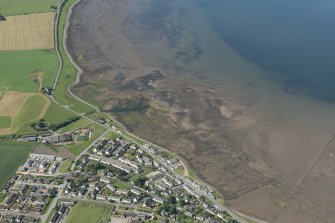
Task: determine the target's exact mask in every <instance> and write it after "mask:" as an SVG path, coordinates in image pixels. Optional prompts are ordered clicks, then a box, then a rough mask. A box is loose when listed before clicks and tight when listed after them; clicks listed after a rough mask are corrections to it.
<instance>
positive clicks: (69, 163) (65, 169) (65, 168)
mask: <svg viewBox="0 0 335 223" xmlns="http://www.w3.org/2000/svg"><path fill="white" fill-rule="evenodd" d="M71 166H72V160H65V161H64V163H63V164H62V166H61V167H60V168H59V172H60V173H67V172H69V170H70V168H71Z"/></svg>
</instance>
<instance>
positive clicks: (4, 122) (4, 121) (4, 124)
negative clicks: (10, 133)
mask: <svg viewBox="0 0 335 223" xmlns="http://www.w3.org/2000/svg"><path fill="white" fill-rule="evenodd" d="M11 122H12V119H11V118H10V117H8V116H0V129H5V128H9V127H10V123H11Z"/></svg>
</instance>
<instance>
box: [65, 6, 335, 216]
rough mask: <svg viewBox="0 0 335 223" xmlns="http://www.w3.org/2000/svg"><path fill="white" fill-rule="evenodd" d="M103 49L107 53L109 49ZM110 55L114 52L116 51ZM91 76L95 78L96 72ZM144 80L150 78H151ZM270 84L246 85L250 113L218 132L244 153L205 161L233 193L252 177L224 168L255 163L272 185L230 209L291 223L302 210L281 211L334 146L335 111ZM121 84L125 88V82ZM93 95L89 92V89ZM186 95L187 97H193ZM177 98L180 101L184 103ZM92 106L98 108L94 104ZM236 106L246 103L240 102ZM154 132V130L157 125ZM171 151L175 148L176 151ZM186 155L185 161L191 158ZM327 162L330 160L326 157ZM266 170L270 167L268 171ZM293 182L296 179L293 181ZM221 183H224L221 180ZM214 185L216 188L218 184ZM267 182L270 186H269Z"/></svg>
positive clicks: (236, 201)
mask: <svg viewBox="0 0 335 223" xmlns="http://www.w3.org/2000/svg"><path fill="white" fill-rule="evenodd" d="M95 6H96V5H95ZM96 7H97V6H96ZM109 10H110V9H109ZM86 16H87V14H86ZM90 20H93V21H91V23H95V22H96V21H95V20H94V16H93V17H91V18H90ZM109 20H110V19H109ZM102 31H103V29H102ZM77 46H78V45H77ZM83 46H85V45H83ZM99 47H102V48H103V47H104V45H102V46H99ZM73 49H74V48H72V50H73ZM88 49H89V47H88ZM107 49H108V48H107ZM109 50H112V48H111V49H109ZM81 54H82V51H80V52H79V53H78V52H77V56H78V55H81ZM84 55H85V54H84ZM85 56H86V55H85ZM86 59H87V58H86ZM79 62H81V63H83V62H85V61H79ZM86 62H87V61H86ZM88 65H89V64H87V66H88ZM89 71H90V72H92V70H89ZM102 73H103V72H101V73H94V72H93V73H91V75H101V74H102ZM125 74H126V75H125V77H126V78H128V75H127V74H128V73H127V72H125ZM247 74H248V73H247ZM241 76H242V74H241ZM250 76H251V75H250ZM90 78H92V76H90ZM144 78H146V76H145V77H144ZM85 80H86V79H85ZM103 80H104V81H105V82H107V81H108V79H106V80H105V79H103ZM135 80H136V79H135ZM158 82H159V81H158ZM270 82H271V81H269V82H266V84H269V85H266V86H265V85H264V86H265V88H264V89H263V88H262V87H263V85H262V84H263V82H262V83H260V84H259V83H258V82H257V81H253V82H248V81H247V80H243V82H242V85H245V86H246V87H245V88H249V90H248V91H247V92H251V94H250V95H247V96H245V95H243V94H245V93H246V92H243V91H242V92H241V95H242V97H244V98H243V101H242V102H243V103H245V107H242V108H238V109H236V110H235V111H234V112H233V115H232V118H231V120H232V121H233V122H235V123H237V124H240V125H237V126H235V128H230V129H227V128H226V129H225V130H227V131H221V130H220V129H219V130H217V131H221V132H222V133H223V134H222V135H223V136H226V135H225V134H228V133H232V134H234V135H233V136H236V138H234V139H235V140H236V141H237V142H238V143H239V145H238V147H234V146H228V147H224V148H222V149H225V150H224V151H232V152H233V154H235V156H234V157H235V158H234V157H231V159H222V158H221V157H220V156H219V154H220V153H221V152H222V150H219V149H221V148H214V150H213V151H210V152H212V153H213V157H214V158H217V159H213V160H212V161H213V162H208V159H207V160H206V157H202V160H206V161H204V162H207V163H210V164H211V165H212V166H214V165H215V166H214V167H213V168H212V170H213V169H215V171H217V173H216V177H217V178H216V179H218V178H220V180H221V181H214V182H215V185H218V187H221V188H223V187H225V186H226V185H229V186H230V188H228V189H235V188H234V186H235V185H234V184H232V181H234V179H236V178H237V179H239V180H240V181H239V183H240V184H239V185H237V186H240V187H241V184H242V183H243V181H242V180H244V179H248V177H249V176H250V175H252V174H240V175H233V176H231V175H230V176H229V175H226V174H225V172H224V171H225V170H226V169H225V170H223V168H228V170H230V169H229V168H230V166H231V167H234V169H239V168H240V166H239V165H241V164H240V163H236V162H231V161H235V160H236V159H240V160H241V163H242V164H244V163H250V165H251V168H252V169H256V170H259V171H260V172H261V173H263V175H260V176H259V178H258V179H260V180H262V179H264V178H266V179H268V180H269V181H265V185H264V184H261V185H260V187H258V188H257V187H256V189H255V188H251V189H252V192H250V191H242V193H241V194H237V195H236V197H234V198H232V199H231V200H229V204H228V205H229V207H231V208H232V209H234V210H237V211H239V212H242V213H247V214H248V215H252V216H256V217H258V218H261V219H266V220H267V221H269V222H274V221H278V222H289V221H288V220H283V219H285V217H287V212H288V215H289V214H290V211H292V209H293V210H295V209H297V208H296V207H297V206H296V205H289V206H288V208H287V207H286V206H285V207H284V211H283V212H281V211H280V209H282V207H281V205H283V204H286V202H285V201H286V197H287V196H289V194H290V193H292V187H294V185H296V183H297V182H296V181H297V180H298V179H300V177H301V176H304V174H305V173H306V168H307V167H308V166H309V165H310V163H309V160H314V159H315V157H316V155H317V154H318V152H320V151H321V149H322V148H323V145H324V143H325V142H328V141H329V137H328V135H329V134H330V133H332V132H333V127H332V126H331V123H329V120H330V119H329V118H330V117H331V115H330V114H331V111H332V110H333V108H331V107H330V106H328V105H326V104H323V103H320V102H316V101H313V100H309V98H306V97H304V96H303V95H299V94H297V95H293V94H292V95H291V94H288V93H285V92H283V91H282V89H280V86H278V87H273V85H271V84H270ZM135 83H136V82H135ZM121 84H123V83H122V82H121ZM154 84H156V83H154ZM229 84H230V83H228V84H226V86H227V85H229ZM77 86H78V85H77ZM86 86H87V87H88V86H89V84H87V85H83V86H79V87H82V92H80V91H78V88H77V89H76V93H81V94H77V95H79V97H83V96H85V94H82V93H85V92H86ZM135 86H136V85H135ZM176 86H177V88H178V87H179V85H176ZM112 87H113V85H112ZM112 87H111V88H112ZM160 87H161V86H159V85H158V86H157V88H159V89H161V88H160ZM168 87H169V86H168ZM228 87H232V88H233V87H237V85H236V86H228ZM261 88H262V89H261ZM171 89H174V88H171ZM187 89H192V87H189V88H187ZM112 90H113V89H112ZM196 90H197V89H196ZM257 90H259V92H261V93H260V94H262V93H266V95H267V96H264V97H259V95H257V94H256V93H255V94H254V91H257ZM87 92H89V89H87ZM111 92H113V93H117V91H116V92H115V91H111ZM185 92H186V93H187V92H188V91H185ZM191 92H192V90H191ZM173 93H174V92H173ZM193 93H196V92H195V91H193V92H192V94H193ZM239 93H240V92H239ZM213 94H214V93H213ZM178 96H179V95H178ZM192 96H193V97H197V95H194V94H193V95H192ZM176 98H177V99H178V97H176ZM213 98H215V97H213ZM90 101H91V102H92V100H91V99H90ZM210 102H212V101H210ZM225 102H226V101H225ZM236 102H240V101H239V100H236ZM238 105H239V104H238ZM243 105H244V104H243ZM227 106H228V108H230V109H231V104H228V105H227ZM326 107H327V108H329V110H328V109H326V110H325V111H323V109H322V108H326ZM306 109H308V110H309V112H308V113H306V112H304V111H306ZM228 110H229V109H228ZM226 113H227V112H226ZM139 114H140V113H139ZM241 114H242V115H241ZM313 114H321V115H318V116H317V117H316V116H314V115H313ZM200 115H201V113H200ZM327 120H328V121H327ZM152 126H153V127H154V125H152ZM132 127H133V126H132ZM142 127H143V125H142ZM128 129H131V128H128ZM136 130H137V131H136ZM141 130H142V129H140V128H139V129H135V130H134V129H131V131H132V132H137V133H138V131H141ZM241 130H242V131H241ZM156 132H157V131H152V132H151V134H152V135H154V134H155V133H156ZM226 132H228V133H226ZM149 133H150V132H149ZM147 135H148V134H147ZM141 136H142V138H143V134H141ZM245 137H248V138H249V139H250V140H251V141H246V140H245ZM171 138H172V137H171V136H170V139H171ZM153 139H154V140H156V139H157V137H153ZM193 139H194V138H193ZM151 141H152V140H151ZM195 143H197V141H195ZM156 144H157V143H156ZM159 144H160V145H165V142H163V143H161V142H160V143H159ZM166 145H167V144H166ZM169 148H170V147H169ZM171 148H174V146H173V147H171ZM236 148H237V150H238V149H242V154H238V153H237V154H236ZM178 149H183V148H178ZM174 152H179V153H182V152H183V151H176V149H175V151H174ZM188 152H190V151H188ZM193 152H194V151H192V150H191V152H190V153H187V154H186V155H187V156H186V157H190V163H191V162H193V164H194V165H195V163H196V165H198V170H199V168H200V169H201V168H203V167H204V166H202V165H201V163H197V162H198V161H199V159H195V157H194V156H195V155H194V154H197V155H196V156H198V157H200V156H201V155H200V154H203V153H194V154H193V155H192V153H193ZM197 152H199V151H197ZM182 154H184V155H185V153H182ZM204 154H206V153H204ZM249 155H250V156H249ZM324 155H326V154H323V156H324ZM205 156H206V155H205ZM228 158H229V157H228ZM322 159H325V158H324V157H322ZM322 159H321V160H318V163H322ZM200 161H201V160H200ZM222 161H224V163H225V164H223V165H220V164H221V163H222ZM258 161H260V162H258ZM262 161H265V164H264V163H262ZM266 164H268V166H267V165H266ZM319 165H322V164H319ZM319 165H316V167H317V168H319V167H318V166H319ZM242 167H244V166H242ZM242 170H243V168H242ZM307 170H308V168H307ZM263 171H264V172H263ZM313 171H325V170H318V169H317V170H314V169H313V170H311V172H312V173H313ZM202 173H204V174H203V176H204V175H205V176H206V174H211V173H210V172H209V171H207V172H202ZM247 173H248V172H247ZM249 173H250V172H249ZM307 173H308V176H307V177H306V178H303V179H304V180H303V183H302V184H301V187H302V189H301V187H299V190H298V193H299V192H300V190H304V188H306V187H307V188H308V184H309V182H310V178H311V177H312V176H311V175H310V172H307ZM219 176H220V177H219ZM292 176H296V177H293V178H292ZM221 177H222V178H223V179H221ZM241 179H242V180H241ZM249 179H250V178H249ZM207 180H208V179H207ZM211 180H212V182H213V178H212V179H211ZM208 181H210V180H208ZM255 181H256V182H260V181H257V179H255V178H254V179H252V181H251V183H254V182H255ZM241 182H242V183H241ZM262 182H263V183H264V181H262ZM322 182H323V181H322ZM322 182H321V184H322ZM306 184H307V185H306ZM244 185H250V184H248V183H245V184H244ZM266 185H270V186H272V187H271V188H270V189H269V188H268V187H267V186H266ZM320 186H323V185H320ZM242 188H243V185H242ZM225 189H226V188H225ZM221 191H222V190H221ZM303 192H305V191H303ZM315 192H316V194H318V196H323V195H322V193H323V192H322V191H318V190H316V191H315ZM296 196H297V195H295V196H292V198H290V203H292V204H295V203H294V202H297V203H298V204H300V202H301V203H304V202H305V199H307V200H308V199H309V198H310V197H308V196H307V197H305V198H299V197H298V198H297V197H296ZM291 200H292V201H291ZM290 203H289V204H290ZM255 204H257V205H255ZM321 208H322V206H320V208H319V209H321ZM302 209H303V208H302ZM296 211H305V212H304V213H305V214H304V215H303V217H305V218H308V216H309V213H307V212H306V211H308V210H306V209H303V210H300V209H299V210H296ZM296 211H294V212H296ZM278 213H284V214H281V215H280V216H278ZM300 216H302V214H301V215H299V217H300ZM278 219H279V220H278ZM291 219H294V216H292V215H291ZM311 219H313V218H311Z"/></svg>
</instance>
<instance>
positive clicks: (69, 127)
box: [59, 118, 92, 133]
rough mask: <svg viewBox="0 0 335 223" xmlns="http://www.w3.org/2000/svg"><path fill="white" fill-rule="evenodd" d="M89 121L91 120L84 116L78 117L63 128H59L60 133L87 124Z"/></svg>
mask: <svg viewBox="0 0 335 223" xmlns="http://www.w3.org/2000/svg"><path fill="white" fill-rule="evenodd" d="M90 123H92V122H91V121H89V120H87V119H86V118H80V119H79V120H78V121H76V122H73V123H71V124H70V125H68V126H65V127H64V128H61V129H60V130H59V132H60V133H65V132H68V131H73V130H76V129H79V128H81V127H84V126H87V125H89V124H90Z"/></svg>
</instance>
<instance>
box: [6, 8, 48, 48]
mask: <svg viewBox="0 0 335 223" xmlns="http://www.w3.org/2000/svg"><path fill="white" fill-rule="evenodd" d="M54 18H55V13H54V12H46V13H38V14H29V15H18V16H8V17H7V18H6V20H5V21H2V22H0V50H32V49H52V48H54Z"/></svg>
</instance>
